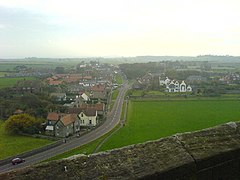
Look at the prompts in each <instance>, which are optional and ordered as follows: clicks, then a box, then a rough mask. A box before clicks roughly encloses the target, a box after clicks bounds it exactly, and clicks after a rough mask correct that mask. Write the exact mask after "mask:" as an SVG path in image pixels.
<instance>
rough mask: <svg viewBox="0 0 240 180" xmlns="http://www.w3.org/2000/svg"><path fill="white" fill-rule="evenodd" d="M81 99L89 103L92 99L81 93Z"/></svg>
mask: <svg viewBox="0 0 240 180" xmlns="http://www.w3.org/2000/svg"><path fill="white" fill-rule="evenodd" d="M81 97H82V98H83V100H84V101H89V100H90V98H89V97H88V95H87V94H85V93H81Z"/></svg>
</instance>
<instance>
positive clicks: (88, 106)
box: [68, 103, 106, 116]
mask: <svg viewBox="0 0 240 180" xmlns="http://www.w3.org/2000/svg"><path fill="white" fill-rule="evenodd" d="M87 109H93V110H95V111H97V115H98V116H99V115H100V116H102V115H104V114H105V110H106V107H105V104H104V103H97V104H87V103H82V104H80V105H79V106H78V107H71V108H69V109H68V113H73V114H79V113H81V112H83V111H86V110H87Z"/></svg>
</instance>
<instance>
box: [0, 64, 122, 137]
mask: <svg viewBox="0 0 240 180" xmlns="http://www.w3.org/2000/svg"><path fill="white" fill-rule="evenodd" d="M18 69H19V72H18V73H15V74H14V76H16V75H17V74H18V76H19V75H21V74H24V73H25V74H27V71H28V69H27V68H25V67H18ZM49 73H50V72H49ZM6 77H8V78H9V75H7V76H6ZM116 78H118V79H119V78H120V79H121V72H120V70H119V68H118V66H114V65H111V64H100V63H99V62H97V61H92V62H88V63H85V62H81V63H79V64H77V66H76V68H75V69H74V70H73V69H70V70H69V69H66V68H64V67H56V68H55V71H52V72H51V73H50V74H49V75H48V76H45V77H42V78H41V80H23V81H21V82H19V83H18V84H17V85H16V86H14V87H12V88H11V89H9V90H10V91H11V92H13V94H16V96H18V97H17V98H16V99H19V98H20V99H21V98H23V97H25V96H28V97H30V96H34V97H36V98H37V99H39V101H43V98H42V97H43V94H44V95H45V98H46V99H47V100H48V102H49V103H48V104H47V105H45V107H44V105H41V103H39V102H37V101H34V99H32V98H29V99H28V100H26V98H27V97H26V98H24V101H29V102H27V104H29V105H25V104H24V101H21V104H18V105H17V106H16V107H15V110H14V108H12V111H13V110H14V112H12V114H13V115H19V114H25V113H27V114H30V115H32V116H34V117H40V118H42V119H45V120H44V121H43V122H42V124H41V128H39V129H38V130H39V131H38V132H35V133H38V134H39V133H40V134H42V135H46V136H53V137H60V138H66V137H70V136H80V135H81V134H84V133H85V132H88V131H90V130H91V129H93V128H95V127H97V126H99V125H100V124H102V123H103V122H104V120H105V119H106V116H107V113H108V111H109V110H110V108H111V107H110V101H111V97H112V92H113V91H114V90H115V89H116V88H118V86H119V85H120V83H121V82H120V83H117V80H116ZM19 95H20V96H19ZM40 95H41V97H40ZM6 96H7V95H6ZM12 96H14V95H12ZM16 99H15V100H16ZM44 103H45V104H46V102H44ZM31 104H32V106H31ZM34 106H38V107H37V108H34ZM39 106H40V107H41V106H42V107H41V109H40V108H39ZM24 107H25V108H24ZM38 111H40V112H39V113H37V112H38ZM1 115H2V116H4V115H5V116H6V117H7V116H9V117H10V115H11V112H8V113H7V112H6V111H5V110H4V109H3V108H2V111H1Z"/></svg>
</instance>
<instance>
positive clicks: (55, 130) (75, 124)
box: [45, 112, 80, 137]
mask: <svg viewBox="0 0 240 180" xmlns="http://www.w3.org/2000/svg"><path fill="white" fill-rule="evenodd" d="M45 130H46V134H48V135H52V136H57V137H68V136H70V135H73V134H75V133H77V132H79V131H80V120H79V118H78V116H77V114H62V113H56V112H51V113H49V114H48V116H47V127H46V129H45Z"/></svg>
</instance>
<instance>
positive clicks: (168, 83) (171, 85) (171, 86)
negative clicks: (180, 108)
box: [159, 77, 192, 92]
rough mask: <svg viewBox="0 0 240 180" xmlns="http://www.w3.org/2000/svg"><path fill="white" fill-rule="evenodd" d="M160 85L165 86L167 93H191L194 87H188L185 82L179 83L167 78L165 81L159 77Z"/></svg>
mask: <svg viewBox="0 0 240 180" xmlns="http://www.w3.org/2000/svg"><path fill="white" fill-rule="evenodd" d="M159 84H160V86H165V87H166V89H167V92H191V91H192V87H191V86H190V85H186V83H185V82H184V81H182V82H181V83H179V82H178V81H174V80H170V79H169V78H168V77H166V79H165V80H163V79H161V78H160V77H159Z"/></svg>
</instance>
